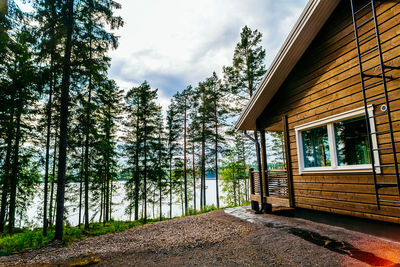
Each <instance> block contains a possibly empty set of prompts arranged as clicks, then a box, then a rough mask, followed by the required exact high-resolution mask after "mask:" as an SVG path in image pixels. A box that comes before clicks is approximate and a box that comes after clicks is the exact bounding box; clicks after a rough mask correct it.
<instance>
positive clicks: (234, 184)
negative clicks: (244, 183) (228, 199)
mask: <svg viewBox="0 0 400 267" xmlns="http://www.w3.org/2000/svg"><path fill="white" fill-rule="evenodd" d="M232 181H233V202H234V203H235V206H236V205H237V201H236V179H235V166H234V165H232Z"/></svg>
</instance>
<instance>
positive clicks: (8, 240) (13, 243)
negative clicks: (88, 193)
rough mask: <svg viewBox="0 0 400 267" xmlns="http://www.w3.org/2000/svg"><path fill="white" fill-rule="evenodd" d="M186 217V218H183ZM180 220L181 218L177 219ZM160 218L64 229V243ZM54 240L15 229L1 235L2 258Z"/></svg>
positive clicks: (51, 235) (38, 232)
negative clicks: (86, 228) (85, 228)
mask: <svg viewBox="0 0 400 267" xmlns="http://www.w3.org/2000/svg"><path fill="white" fill-rule="evenodd" d="M217 209H218V208H217V207H215V206H214V205H207V206H205V207H204V208H203V209H202V210H194V209H190V210H189V211H188V214H187V215H186V216H192V215H197V214H201V213H206V212H210V211H213V210H217ZM183 217H185V216H183ZM175 218H180V217H175ZM164 220H169V218H164V217H163V218H162V221H164ZM158 221H160V218H156V219H147V221H146V222H145V221H144V220H137V221H110V222H107V223H106V224H105V225H103V223H91V224H90V226H89V229H88V230H84V229H83V228H84V227H83V225H82V226H81V228H78V227H77V226H74V227H65V228H64V240H63V241H64V243H65V245H69V244H70V243H72V242H75V241H79V240H82V239H85V238H88V237H92V236H99V235H104V234H108V233H117V232H121V231H124V230H127V229H130V228H133V227H136V226H140V225H144V224H148V223H153V222H158ZM53 238H54V231H51V230H49V231H48V232H47V236H43V231H42V228H37V229H34V230H29V229H20V228H18V229H15V233H14V234H13V235H9V234H0V256H5V255H10V254H12V253H16V252H19V251H21V250H24V249H27V248H40V247H43V246H46V245H47V244H49V243H50V242H51V241H52V240H53Z"/></svg>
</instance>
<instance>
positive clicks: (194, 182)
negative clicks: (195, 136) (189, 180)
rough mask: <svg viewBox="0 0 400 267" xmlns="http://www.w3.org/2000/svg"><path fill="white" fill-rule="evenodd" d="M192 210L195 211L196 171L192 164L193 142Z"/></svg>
mask: <svg viewBox="0 0 400 267" xmlns="http://www.w3.org/2000/svg"><path fill="white" fill-rule="evenodd" d="M192 176H193V209H194V210H196V169H195V162H194V142H192Z"/></svg>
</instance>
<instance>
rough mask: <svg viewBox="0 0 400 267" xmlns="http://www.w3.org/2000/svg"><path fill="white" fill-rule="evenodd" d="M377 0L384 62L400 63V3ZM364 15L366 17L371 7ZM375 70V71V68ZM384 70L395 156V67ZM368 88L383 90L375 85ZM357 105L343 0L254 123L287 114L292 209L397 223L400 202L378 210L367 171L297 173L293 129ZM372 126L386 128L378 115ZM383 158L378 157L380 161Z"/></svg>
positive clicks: (399, 125) (399, 98) (399, 141)
mask: <svg viewBox="0 0 400 267" xmlns="http://www.w3.org/2000/svg"><path fill="white" fill-rule="evenodd" d="M376 3H377V9H376V10H377V19H378V23H379V30H380V38H381V44H382V51H383V59H384V62H385V64H386V65H391V66H400V1H385V2H383V3H382V4H379V2H378V1H376ZM363 16H365V19H367V18H369V17H371V16H372V14H371V11H367V12H365V14H363ZM369 25H370V27H363V28H362V29H360V32H359V34H360V35H361V36H360V38H363V37H365V36H367V35H369V34H371V33H373V22H370V23H369ZM374 46H376V39H374V38H373V39H371V41H369V42H366V43H365V44H363V47H362V49H363V51H366V50H367V49H368V48H373V47H374ZM372 57H373V56H372V55H371V56H370V58H372ZM368 59H369V57H368V56H366V57H365V58H364V61H365V60H366V62H367V63H364V68H367V67H371V66H373V64H372V62H371V64H368ZM375 64H376V63H375ZM374 71H375V72H376V74H378V73H379V67H378V68H377V69H376V70H374ZM388 74H390V75H392V76H393V77H394V78H395V79H394V80H391V81H389V80H388V83H387V85H388V91H389V99H390V106H391V110H392V120H393V124H392V125H393V128H394V137H395V141H396V150H397V157H398V159H400V156H399V155H400V153H399V152H400V70H388ZM373 90H377V92H378V91H380V90H383V89H382V87H378V86H377V87H376V88H374V89H373ZM360 107H364V103H363V96H362V88H361V80H360V72H359V66H358V58H357V51H356V44H355V41H354V32H353V23H352V16H351V7H350V2H349V1H348V0H343V1H342V2H341V3H340V4H339V5H338V7H337V8H336V10H335V11H334V12H333V13H332V15H331V17H330V18H329V19H328V21H327V22H326V23H325V25H324V27H323V28H322V30H321V31H320V33H319V34H318V35H317V37H316V38H315V40H314V41H313V43H312V44H311V45H310V47H309V48H308V49H307V51H306V52H305V53H304V55H303V56H302V58H301V60H300V61H299V62H298V63H297V65H296V66H295V67H294V68H293V70H292V72H291V73H290V75H289V76H288V78H287V79H286V81H285V82H284V84H283V85H282V86H281V88H280V89H279V91H278V92H277V93H276V94H275V96H274V97H273V99H272V100H271V101H270V104H269V105H268V106H267V107H266V108H265V110H264V111H263V113H262V114H261V115H260V117H259V118H258V119H257V122H258V123H260V126H261V127H263V128H267V127H269V126H271V125H273V124H275V123H277V122H279V121H281V120H282V116H283V115H287V116H288V126H289V139H290V153H291V157H292V167H293V187H294V201H295V206H296V207H300V208H308V209H314V210H320V211H327V212H332V213H339V214H345V215H352V216H358V217H366V218H371V219H377V220H384V221H389V222H395V223H400V204H394V203H393V204H390V203H381V209H380V210H378V209H377V205H376V197H375V187H374V183H373V175H372V174H363V173H351V174H349V173H341V174H340V173H323V174H304V173H303V174H302V175H300V173H299V163H298V157H297V147H296V134H295V129H294V127H296V126H298V125H302V124H305V123H308V122H312V121H315V120H318V119H323V118H326V117H328V116H332V115H335V114H339V113H342V112H345V111H349V110H352V109H356V108H360ZM375 124H376V127H377V130H385V129H386V130H387V129H388V124H387V123H385V122H384V121H381V120H380V119H379V118H376V119H375ZM387 139H388V138H387V137H386V135H382V136H378V144H379V146H381V145H382V144H385V143H387V142H388V140H387ZM388 160H390V159H387V157H385V155H381V157H380V161H381V163H385V162H387V161H388ZM392 161H393V159H392ZM381 190H384V191H381V192H382V193H383V194H384V195H386V198H388V199H393V200H399V197H398V193H397V188H387V189H381Z"/></svg>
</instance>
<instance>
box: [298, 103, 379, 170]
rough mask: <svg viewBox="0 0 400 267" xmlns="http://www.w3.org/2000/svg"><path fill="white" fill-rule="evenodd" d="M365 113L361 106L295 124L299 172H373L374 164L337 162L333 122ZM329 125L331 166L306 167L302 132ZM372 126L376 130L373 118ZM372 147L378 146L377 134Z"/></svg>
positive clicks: (371, 112)
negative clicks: (342, 164) (343, 164)
mask: <svg viewBox="0 0 400 267" xmlns="http://www.w3.org/2000/svg"><path fill="white" fill-rule="evenodd" d="M367 108H368V116H372V115H373V112H374V110H373V106H372V105H369V106H368V107H367ZM363 115H365V108H364V107H360V108H356V109H353V110H349V111H346V112H342V113H339V114H336V115H333V116H329V117H326V118H323V119H319V120H315V121H312V122H308V123H305V124H302V125H298V126H295V127H294V129H295V132H296V146H297V158H298V162H299V174H303V173H304V174H307V173H310V174H312V173H351V172H353V173H360V172H362V173H364V172H367V173H372V164H365V165H350V166H338V164H337V155H336V143H335V142H336V141H335V138H334V136H335V132H334V127H333V123H335V122H338V121H343V120H348V119H352V118H356V117H359V116H363ZM324 125H326V126H327V131H328V139H329V152H330V157H331V166H327V167H311V168H305V167H304V156H303V140H302V138H301V132H302V131H304V130H308V129H312V128H316V127H319V126H324ZM370 126H371V131H372V132H375V121H374V119H373V118H370ZM371 141H372V147H373V148H377V147H378V140H377V137H376V135H373V136H372V140H371ZM374 162H375V165H380V161H379V152H378V151H374ZM380 172H381V170H380V168H376V173H380Z"/></svg>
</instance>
